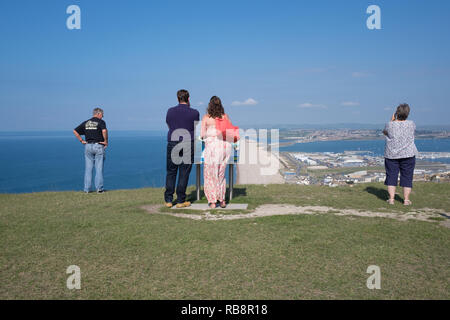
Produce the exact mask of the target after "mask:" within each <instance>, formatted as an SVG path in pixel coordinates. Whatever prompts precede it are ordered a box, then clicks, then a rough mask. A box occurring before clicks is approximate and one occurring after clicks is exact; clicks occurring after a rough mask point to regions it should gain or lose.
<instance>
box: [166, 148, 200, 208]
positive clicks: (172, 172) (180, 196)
mask: <svg viewBox="0 0 450 320" xmlns="http://www.w3.org/2000/svg"><path fill="white" fill-rule="evenodd" d="M179 143H183V144H187V146H186V147H187V148H189V146H190V148H191V157H190V163H184V162H182V163H180V164H175V163H174V162H173V159H172V156H171V155H172V149H173V148H174V147H175V146H176V145H177V144H179ZM179 156H180V157H183V150H181V152H180V154H179ZM188 162H189V161H188ZM193 163H194V141H188V142H178V141H169V142H168V143H167V175H166V191H165V192H164V200H165V201H166V202H172V201H173V193H174V192H175V182H176V180H177V172H178V184H177V203H183V202H185V201H186V188H187V185H188V182H189V175H190V173H191V169H192V164H193Z"/></svg>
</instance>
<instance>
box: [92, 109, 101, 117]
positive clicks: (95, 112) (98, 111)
mask: <svg viewBox="0 0 450 320" xmlns="http://www.w3.org/2000/svg"><path fill="white" fill-rule="evenodd" d="M92 113H93V114H94V116H95V115H97V114H103V109H101V108H95V109H94V111H92Z"/></svg>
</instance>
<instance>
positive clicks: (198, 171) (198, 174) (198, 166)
mask: <svg viewBox="0 0 450 320" xmlns="http://www.w3.org/2000/svg"><path fill="white" fill-rule="evenodd" d="M196 167H197V168H196V175H197V183H196V184H197V201H198V200H200V188H201V185H200V172H201V170H202V168H201V165H200V164H199V163H197V165H196Z"/></svg>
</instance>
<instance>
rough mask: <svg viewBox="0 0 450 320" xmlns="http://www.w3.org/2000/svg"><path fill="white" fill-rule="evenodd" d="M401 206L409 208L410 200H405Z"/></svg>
mask: <svg viewBox="0 0 450 320" xmlns="http://www.w3.org/2000/svg"><path fill="white" fill-rule="evenodd" d="M403 205H405V206H410V205H412V202H411V201H410V200H405V201H404V202H403Z"/></svg>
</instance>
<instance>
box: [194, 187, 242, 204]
mask: <svg viewBox="0 0 450 320" xmlns="http://www.w3.org/2000/svg"><path fill="white" fill-rule="evenodd" d="M245 196H247V189H246V188H236V187H234V188H233V199H236V198H239V197H245ZM187 199H188V201H191V202H192V203H194V202H196V201H197V190H192V191H191V193H190V194H189V195H188V196H187ZM202 200H206V196H205V192H204V191H203V188H201V189H200V201H202ZM225 200H226V201H227V202H228V201H230V189H229V188H227V191H226V194H225Z"/></svg>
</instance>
